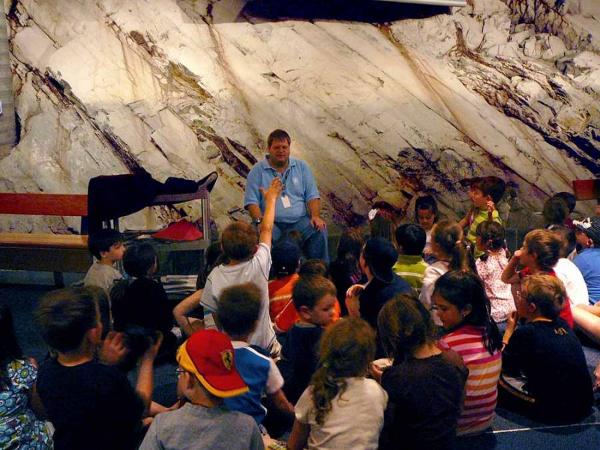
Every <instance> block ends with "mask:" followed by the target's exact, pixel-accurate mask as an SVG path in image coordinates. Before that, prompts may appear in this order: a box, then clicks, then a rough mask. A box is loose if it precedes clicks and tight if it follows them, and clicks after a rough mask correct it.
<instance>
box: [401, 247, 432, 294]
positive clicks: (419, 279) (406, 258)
mask: <svg viewBox="0 0 600 450" xmlns="http://www.w3.org/2000/svg"><path fill="white" fill-rule="evenodd" d="M428 265H429V264H427V263H426V262H425V261H424V260H423V257H422V256H421V255H400V256H398V261H396V264H394V266H393V267H392V270H393V271H394V272H395V273H396V274H397V275H398V276H399V277H401V278H403V279H405V280H406V281H407V282H408V284H410V285H411V286H412V287H414V288H415V289H419V290H420V289H421V286H423V276H424V275H425V269H426V268H427V266H428Z"/></svg>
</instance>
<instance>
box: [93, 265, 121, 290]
mask: <svg viewBox="0 0 600 450" xmlns="http://www.w3.org/2000/svg"><path fill="white" fill-rule="evenodd" d="M121 278H123V275H121V272H119V271H118V270H117V269H115V268H114V267H113V266H109V265H107V264H100V263H99V262H98V261H96V262H95V263H94V264H92V265H91V266H90V268H89V269H88V271H87V273H86V274H85V278H84V279H83V285H84V286H97V287H101V288H102V289H104V291H105V292H106V295H108V296H110V290H111V289H112V287H113V285H114V284H115V282H116V281H118V280H120V279H121Z"/></svg>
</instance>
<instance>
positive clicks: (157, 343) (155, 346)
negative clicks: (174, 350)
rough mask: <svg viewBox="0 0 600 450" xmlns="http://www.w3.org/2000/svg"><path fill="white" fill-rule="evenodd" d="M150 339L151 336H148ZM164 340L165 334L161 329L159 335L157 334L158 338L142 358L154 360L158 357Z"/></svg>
mask: <svg viewBox="0 0 600 450" xmlns="http://www.w3.org/2000/svg"><path fill="white" fill-rule="evenodd" d="M148 339H150V338H148ZM162 341H163V334H162V333H161V332H160V331H158V336H157V338H156V340H155V341H154V342H152V344H151V345H150V346H149V347H148V349H147V350H146V351H145V352H144V354H143V356H142V359H146V360H152V361H154V359H155V358H156V355H157V354H158V349H160V346H161V344H162Z"/></svg>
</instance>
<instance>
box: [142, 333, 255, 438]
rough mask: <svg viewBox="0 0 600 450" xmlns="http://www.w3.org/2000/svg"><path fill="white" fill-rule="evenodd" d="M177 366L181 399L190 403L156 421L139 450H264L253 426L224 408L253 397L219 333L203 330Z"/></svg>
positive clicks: (181, 350)
mask: <svg viewBox="0 0 600 450" xmlns="http://www.w3.org/2000/svg"><path fill="white" fill-rule="evenodd" d="M177 362H178V363H179V368H178V369H177V374H178V378H177V395H178V396H179V397H180V398H181V399H183V400H185V403H184V404H183V405H182V406H181V407H180V408H179V409H177V410H175V411H171V412H166V413H164V414H159V415H158V416H156V418H155V419H154V421H153V422H152V425H150V429H149V430H148V432H147V433H146V437H145V438H144V441H143V442H142V445H141V446H140V450H161V449H165V448H173V449H183V448H194V449H197V450H203V449H206V450H209V449H210V450H212V449H223V450H225V449H226V450H247V449H250V450H259V449H260V450H262V449H263V448H264V447H263V441H262V436H261V434H260V431H259V430H258V426H257V425H256V423H255V422H254V420H252V418H251V417H249V416H247V415H246V414H242V413H240V412H237V411H229V410H228V409H227V408H226V407H225V406H224V404H223V401H224V399H226V398H234V397H236V396H239V395H242V394H244V393H245V392H248V387H247V386H246V383H244V380H243V379H242V378H241V377H240V374H239V373H238V371H237V370H236V363H237V361H236V356H234V350H233V347H232V346H231V342H230V341H229V338H227V336H225V335H224V334H223V333H220V332H218V331H217V330H200V331H198V332H196V333H194V334H193V335H192V336H191V337H190V338H189V339H188V340H187V341H185V342H184V343H183V345H181V346H180V347H179V350H178V351H177Z"/></svg>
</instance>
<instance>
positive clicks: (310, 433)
mask: <svg viewBox="0 0 600 450" xmlns="http://www.w3.org/2000/svg"><path fill="white" fill-rule="evenodd" d="M374 355H375V333H374V331H373V329H372V328H371V326H370V325H369V324H368V323H367V322H365V321H364V320H362V319H358V318H353V317H352V318H346V319H342V320H339V321H337V322H336V323H334V324H333V325H331V327H329V328H328V329H327V331H325V334H324V335H323V338H322V339H321V345H320V351H319V362H320V365H319V369H317V371H316V372H315V374H314V375H313V378H312V383H311V385H310V386H309V387H308V388H307V389H306V390H305V391H304V393H303V394H302V396H301V397H300V399H299V400H298V403H297V404H296V420H295V422H294V427H293V428H292V433H291V434H290V437H289V440H288V443H287V445H288V449H290V450H301V449H304V448H306V447H307V444H308V448H314V449H376V448H377V443H378V440H379V433H380V432H381V428H382V426H383V416H384V411H385V407H386V405H387V394H386V393H385V391H384V390H383V389H382V388H381V386H379V384H378V383H377V382H376V381H375V380H371V379H368V378H366V375H367V372H368V370H369V364H370V363H371V361H372V360H373V356H374Z"/></svg>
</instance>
